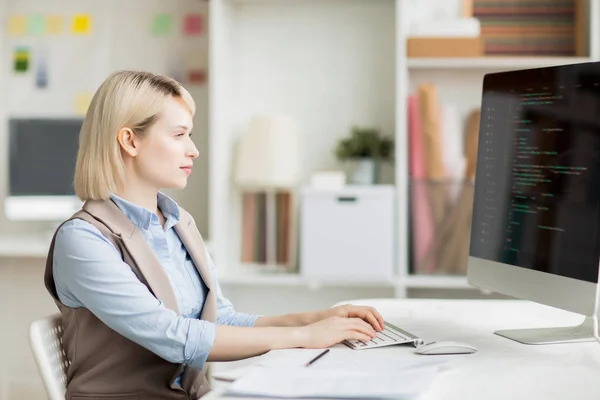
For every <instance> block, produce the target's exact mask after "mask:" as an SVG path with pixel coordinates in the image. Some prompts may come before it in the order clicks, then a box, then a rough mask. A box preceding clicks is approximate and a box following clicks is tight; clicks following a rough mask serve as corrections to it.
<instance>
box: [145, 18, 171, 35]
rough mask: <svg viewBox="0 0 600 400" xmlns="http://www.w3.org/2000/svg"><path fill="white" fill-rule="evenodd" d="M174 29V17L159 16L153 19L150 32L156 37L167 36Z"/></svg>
mask: <svg viewBox="0 0 600 400" xmlns="http://www.w3.org/2000/svg"><path fill="white" fill-rule="evenodd" d="M172 29H173V16H171V15H170V14H157V15H155V16H154V18H153V19H152V25H151V27H150V31H151V32H152V34H154V35H156V36H165V35H167V34H169V33H171V30H172Z"/></svg>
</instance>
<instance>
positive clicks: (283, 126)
mask: <svg viewBox="0 0 600 400" xmlns="http://www.w3.org/2000/svg"><path fill="white" fill-rule="evenodd" d="M234 175H235V183H236V185H237V186H238V187H239V188H241V189H243V190H248V191H260V192H265V193H266V227H267V228H266V231H267V233H266V248H267V249H266V258H267V264H270V265H276V237H275V232H276V222H277V221H276V218H277V217H276V207H277V204H276V201H277V199H276V194H277V191H280V190H289V191H292V189H293V188H294V187H296V186H297V185H298V183H299V181H300V171H299V151H298V130H297V126H296V123H295V121H294V120H293V118H291V117H289V116H286V115H257V116H254V117H253V118H252V119H251V120H250V123H249V125H248V128H247V130H246V132H245V133H244V134H243V136H242V138H241V140H240V142H239V147H238V150H237V163H236V166H235V172H234ZM290 225H291V224H290ZM290 229H291V228H290ZM290 234H291V232H290Z"/></svg>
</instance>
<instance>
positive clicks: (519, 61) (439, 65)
mask: <svg viewBox="0 0 600 400" xmlns="http://www.w3.org/2000/svg"><path fill="white" fill-rule="evenodd" d="M591 61H593V60H592V58H590V57H526V56H523V57H496V56H485V57H466V58H463V57H447V58H407V59H406V64H407V66H408V68H409V69H448V68H450V69H452V68H460V69H520V68H539V67H547V66H555V65H564V64H579V63H585V62H591Z"/></svg>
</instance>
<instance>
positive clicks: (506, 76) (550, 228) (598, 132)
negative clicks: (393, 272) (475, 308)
mask: <svg viewBox="0 0 600 400" xmlns="http://www.w3.org/2000/svg"><path fill="white" fill-rule="evenodd" d="M479 129H480V130H479V143H478V151H477V171H476V176H475V187H474V203H473V218H472V222H471V224H472V225H471V242H470V253H469V264H468V272H467V276H468V282H469V284H471V285H473V286H475V287H479V288H483V289H488V290H491V291H494V292H497V293H502V294H506V295H509V296H512V297H516V298H520V299H526V300H530V301H533V302H537V303H541V304H544V305H548V306H551V307H555V308H560V309H564V310H567V311H571V312H574V313H578V314H582V315H583V316H585V319H584V321H583V322H582V324H581V325H578V326H572V327H561V328H543V327H540V328H536V329H513V330H503V331H497V332H495V333H496V334H498V335H501V336H504V337H506V338H510V339H513V340H516V341H519V342H521V343H526V344H549V343H566V342H579V341H589V340H594V339H593V323H594V322H593V321H594V320H593V319H592V316H593V315H594V298H595V294H596V286H597V284H598V273H599V272H598V269H599V263H600V62H592V63H582V64H575V65H564V66H556V67H547V68H537V69H528V70H520V71H509V72H501V73H491V74H487V75H485V77H484V80H483V94H482V105H481V119H480V127H479Z"/></svg>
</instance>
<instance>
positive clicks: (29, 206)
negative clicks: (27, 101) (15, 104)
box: [4, 119, 83, 221]
mask: <svg viewBox="0 0 600 400" xmlns="http://www.w3.org/2000/svg"><path fill="white" fill-rule="evenodd" d="M82 123H83V120H81V119H10V120H9V132H8V192H7V196H6V198H5V199H4V212H5V214H6V217H7V218H8V219H10V220H31V221H60V220H63V219H66V218H68V217H70V216H71V215H72V214H73V213H74V212H76V211H77V210H78V209H79V208H80V207H81V202H80V201H79V200H78V198H77V197H76V196H75V192H74V189H73V176H74V173H75V161H76V158H77V149H78V145H79V131H80V130H81V125H82Z"/></svg>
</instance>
